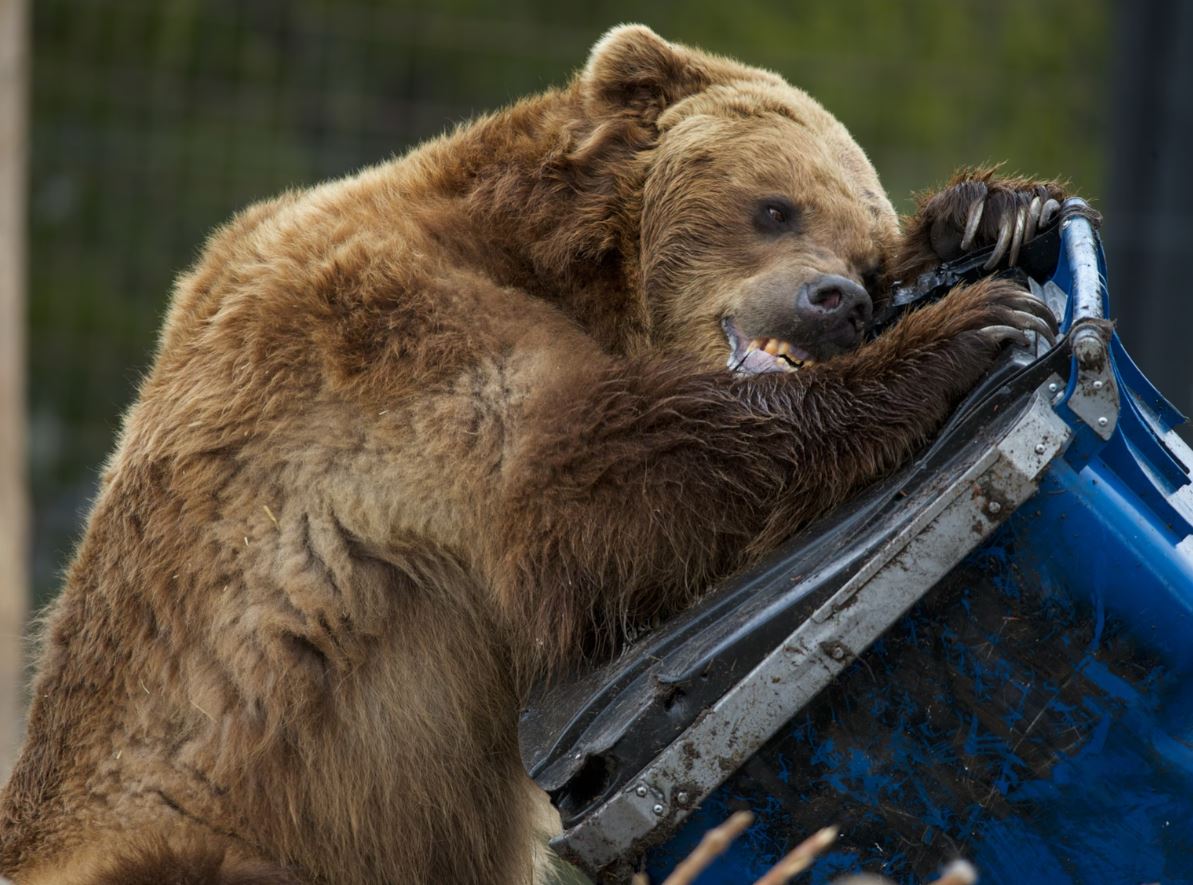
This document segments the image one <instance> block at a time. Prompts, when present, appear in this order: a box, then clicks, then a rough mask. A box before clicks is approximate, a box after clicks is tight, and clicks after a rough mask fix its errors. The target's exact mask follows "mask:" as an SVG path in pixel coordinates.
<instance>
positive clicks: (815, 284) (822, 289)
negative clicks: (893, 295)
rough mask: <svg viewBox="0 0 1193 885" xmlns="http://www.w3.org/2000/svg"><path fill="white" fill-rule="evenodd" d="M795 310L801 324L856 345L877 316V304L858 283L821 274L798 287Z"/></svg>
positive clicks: (834, 338)
mask: <svg viewBox="0 0 1193 885" xmlns="http://www.w3.org/2000/svg"><path fill="white" fill-rule="evenodd" d="M795 313H796V316H798V317H799V319H800V321H801V322H802V323H806V324H808V325H811V326H814V327H815V326H818V327H820V328H821V329H823V330H824V333H825V335H824V337H826V338H828V339H830V340H832V341H833V342H834V343H836V344H840V345H841V346H842V347H853V346H854V345H856V344H857V342H858V340H859V339H860V338H861V334H862V331H863V330H864V329H865V328H866V326H867V325H868V324H869V323H870V319H871V318H872V317H873V316H874V304H873V302H871V301H870V295H869V293H868V292H866V290H865V289H864V288H862V286H861V285H860V284H859V283H856V282H854V281H853V280H851V279H849V278H848V277H843V276H840V275H839V274H822V275H821V276H818V277H816V278H814V279H811V280H809V281H808V282H806V283H804V284H803V285H802V286H800V287H799V291H798V292H797V293H796V296H795Z"/></svg>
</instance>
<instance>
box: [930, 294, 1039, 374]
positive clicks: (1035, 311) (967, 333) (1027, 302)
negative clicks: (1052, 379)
mask: <svg viewBox="0 0 1193 885" xmlns="http://www.w3.org/2000/svg"><path fill="white" fill-rule="evenodd" d="M917 313H919V314H922V316H920V317H919V319H920V320H921V321H922V322H924V323H925V324H926V326H927V328H930V329H932V330H933V331H934V332H935V334H937V335H939V336H940V337H942V338H945V339H948V340H950V341H952V342H954V343H955V344H958V345H960V346H962V347H963V348H964V349H966V350H976V351H978V352H980V353H981V355H983V356H986V357H987V358H988V357H990V356H993V354H994V353H995V352H997V351H998V349H999V348H1001V347H1002V345H1004V344H1007V343H1013V344H1018V345H1020V346H1024V347H1026V346H1029V345H1030V341H1029V339H1028V337H1027V333H1028V332H1035V333H1036V334H1037V335H1040V336H1042V337H1043V338H1045V339H1046V340H1047V341H1048V342H1049V343H1050V344H1055V343H1056V331H1057V323H1056V317H1055V316H1054V315H1053V313H1052V311H1051V310H1050V309H1049V308H1048V305H1046V304H1044V302H1042V301H1041V300H1040V299H1038V298H1036V297H1035V296H1034V295H1032V294H1031V293H1030V292H1028V291H1027V290H1026V289H1024V288H1023V287H1022V286H1020V285H1018V284H1017V283H1014V282H1012V281H1010V280H1005V279H983V280H979V281H978V282H976V283H974V284H973V285H970V286H963V287H958V288H957V289H954V290H953V291H952V292H950V293H949V294H948V295H947V296H945V297H944V298H942V299H941V300H940V301H938V302H936V303H935V304H933V305H931V306H930V307H927V308H924V309H923V310H922V311H917Z"/></svg>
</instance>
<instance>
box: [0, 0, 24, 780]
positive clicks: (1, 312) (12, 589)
mask: <svg viewBox="0 0 1193 885" xmlns="http://www.w3.org/2000/svg"><path fill="white" fill-rule="evenodd" d="M28 22H29V18H28V2H27V0H0V783H3V782H4V781H5V780H7V779H8V771H9V769H10V767H11V766H12V763H13V761H14V758H15V755H16V749H17V742H18V740H19V738H20V734H21V722H22V720H23V718H24V717H23V715H22V713H23V707H24V684H25V655H24V651H25V642H24V634H25V612H26V608H27V606H28V576H27V575H26V562H27V554H28V551H27V550H26V546H25V545H26V539H27V538H28V527H27V513H26V508H27V506H28V501H27V498H26V490H25V445H24V438H25V396H24V390H25V379H24V364H25V348H24V342H23V340H22V339H23V337H24V329H25V317H24V287H25V156H26V144H25V133H26V128H25V113H26V107H27V105H26V95H27V88H26V87H27V84H28V47H29V29H28Z"/></svg>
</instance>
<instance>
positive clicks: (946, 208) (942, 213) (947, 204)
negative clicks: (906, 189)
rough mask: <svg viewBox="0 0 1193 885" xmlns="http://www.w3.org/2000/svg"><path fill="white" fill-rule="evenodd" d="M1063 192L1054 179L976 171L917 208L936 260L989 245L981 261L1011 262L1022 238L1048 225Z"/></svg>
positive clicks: (987, 265) (991, 267) (987, 266)
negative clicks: (987, 254) (975, 174)
mask: <svg viewBox="0 0 1193 885" xmlns="http://www.w3.org/2000/svg"><path fill="white" fill-rule="evenodd" d="M1067 196H1068V195H1067V194H1066V193H1065V191H1064V190H1063V189H1062V188H1061V187H1060V185H1058V184H1056V183H1055V182H1044V181H1039V182H1037V181H1030V180H1027V179H1008V178H995V177H993V176H989V175H980V176H975V177H972V178H964V179H962V180H960V181H956V182H955V183H954V184H952V185H951V186H949V187H947V188H945V189H944V190H942V191H941V192H940V193H938V194H936V195H935V196H933V197H932V198H931V199H929V200H928V201H927V202H926V203H925V204H924V206H923V208H922V209H921V210H920V212H921V214H922V215H923V216H924V221H926V222H927V224H926V225H925V226H926V227H927V234H928V241H929V244H930V246H931V249H932V251H933V252H934V253H935V254H936V256H937V257H938V258H939V259H940V260H942V261H950V260H953V259H955V258H960V257H961V256H963V255H966V254H968V253H971V252H979V251H981V250H983V249H986V248H988V247H990V246H991V245H993V246H994V251H993V252H991V253H990V257H989V258H988V259H987V260H986V263H985V264H984V265H983V268H984V269H985V270H994V269H995V268H996V267H999V266H1000V265H1003V264H1004V262H1005V266H1007V267H1014V266H1015V264H1016V263H1017V262H1018V261H1019V251H1020V249H1021V248H1022V246H1023V244H1024V243H1027V242H1030V241H1031V239H1032V238H1033V237H1035V235H1036V234H1037V233H1038V232H1040V231H1043V230H1044V229H1046V228H1047V227H1049V226H1050V225H1051V224H1053V223H1054V222H1055V221H1056V219H1057V217H1058V216H1059V214H1060V208H1061V204H1062V203H1063V202H1064V201H1065V198H1066V197H1067Z"/></svg>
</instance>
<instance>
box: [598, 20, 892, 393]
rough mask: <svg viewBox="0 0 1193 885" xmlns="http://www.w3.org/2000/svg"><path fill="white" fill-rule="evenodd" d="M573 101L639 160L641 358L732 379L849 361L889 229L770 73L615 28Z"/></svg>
mask: <svg viewBox="0 0 1193 885" xmlns="http://www.w3.org/2000/svg"><path fill="white" fill-rule="evenodd" d="M578 87H579V89H580V93H581V96H582V101H583V102H584V110H585V114H586V116H587V117H588V118H589V119H590V120H591V121H592V123H593V126H594V132H596V133H601V132H602V131H613V130H616V131H619V132H621V133H623V137H625V136H624V133H627V132H629V133H632V134H633V135H632V137H630V138H629V140H630V141H635V140H636V142H637V144H638V146H639V149H638V150H636V152H635V154H634V156H635V158H636V162H637V163H638V164H639V173H638V178H637V191H638V192H637V194H636V203H635V205H634V206H633V209H632V212H633V213H634V214H635V215H636V216H637V217H636V219H635V220H636V222H637V223H636V225H635V226H634V230H635V231H636V234H637V238H638V243H637V244H636V247H637V252H638V265H637V272H638V273H639V274H640V279H639V281H638V283H639V285H640V290H641V293H642V296H643V298H644V299H645V302H646V305H645V307H646V311H647V312H648V315H649V327H650V337H651V345H652V347H655V348H660V349H663V350H666V351H673V352H676V353H682V354H684V355H685V356H686V357H687V358H689V359H694V360H696V361H698V363H699V364H702V365H705V366H707V367H711V366H713V365H716V366H725V365H728V366H729V367H730V368H731V369H733V370H735V371H737V372H740V373H761V372H778V371H794V370H795V369H797V368H799V367H800V366H801V365H803V364H805V363H809V362H818V361H822V360H826V359H828V358H830V357H832V356H834V355H836V354H838V353H841V352H842V351H845V350H848V349H850V348H852V347H854V346H856V345H857V344H858V343H859V342H860V341H861V337H862V334H863V332H864V330H865V328H866V326H867V324H868V323H869V322H870V319H871V317H872V314H873V310H874V306H875V301H876V300H877V299H879V298H880V297H881V290H882V288H883V281H884V278H885V272H886V265H887V262H888V256H889V254H890V252H891V250H892V249H893V248H894V245H895V243H896V241H897V237H898V235H899V226H898V217H897V215H896V213H895V211H894V209H893V207H892V206H891V203H890V201H889V200H888V199H887V197H886V194H885V192H884V190H883V188H882V186H881V184H880V183H879V180H878V175H877V173H876V172H875V170H874V168H873V166H872V165H871V164H870V162H869V160H868V159H867V157H866V155H865V153H864V152H863V151H862V149H861V148H860V147H859V146H858V145H857V143H856V142H855V141H854V140H853V138H852V137H851V136H850V135H849V132H848V131H847V130H846V129H845V127H844V126H843V125H842V124H841V123H840V122H839V121H838V120H837V119H836V118H835V117H833V116H832V115H831V114H829V113H828V112H827V111H826V110H824V108H822V107H821V106H820V105H819V104H818V103H817V102H816V101H815V100H813V99H812V98H811V97H810V96H809V95H808V94H807V93H805V92H803V91H802V90H799V89H797V88H795V87H793V86H791V85H789V84H788V83H787V82H785V81H784V80H783V79H782V78H781V77H779V76H777V75H776V74H773V73H770V72H769V71H765V70H761V69H759V68H754V67H749V66H746V65H742V64H739V63H737V62H734V61H731V60H729V59H724V58H719V57H717V56H714V55H710V54H708V53H704V52H700V51H698V50H694V49H691V48H688V47H685V46H680V45H677V44H674V43H670V42H668V41H666V40H663V39H662V38H661V37H659V36H658V35H657V34H655V33H654V32H653V31H651V30H650V29H649V28H646V27H643V26H641V25H622V26H620V27H617V28H614V29H613V30H611V31H610V32H608V33H607V34H606V35H605V36H604V37H603V38H602V39H601V40H600V41H599V42H598V43H597V44H596V45H595V46H594V48H593V50H592V53H591V55H590V57H589V60H588V63H587V65H586V67H585V68H584V70H583V71H582V73H581V74H580V76H579V81H578Z"/></svg>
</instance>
